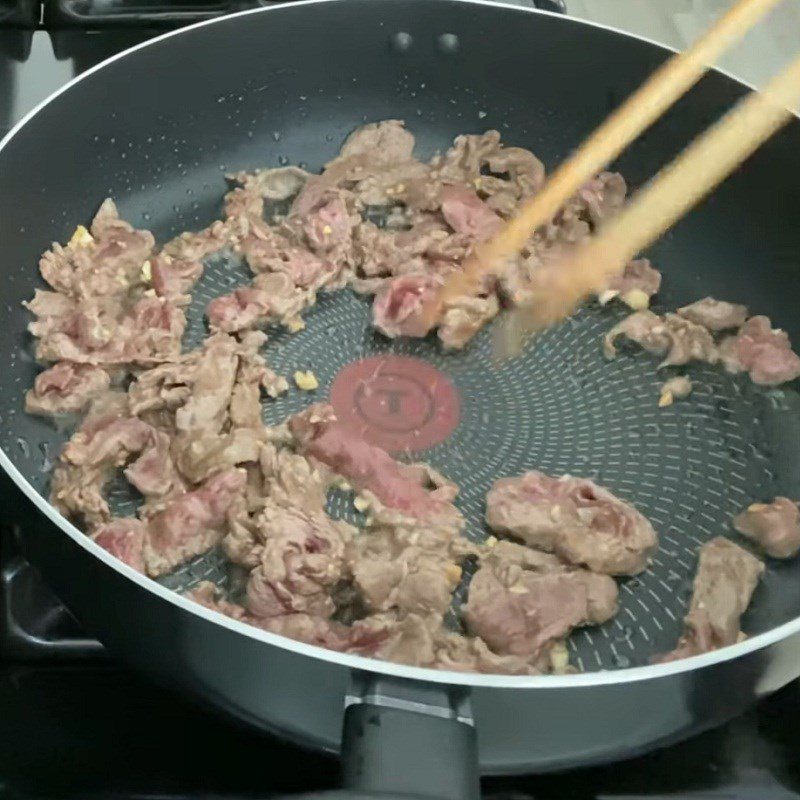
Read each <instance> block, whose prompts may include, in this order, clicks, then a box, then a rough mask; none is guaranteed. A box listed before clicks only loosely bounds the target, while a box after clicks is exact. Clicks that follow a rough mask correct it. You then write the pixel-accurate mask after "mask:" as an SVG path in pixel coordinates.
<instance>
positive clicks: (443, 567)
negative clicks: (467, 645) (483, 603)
mask: <svg viewBox="0 0 800 800" xmlns="http://www.w3.org/2000/svg"><path fill="white" fill-rule="evenodd" d="M443 544H444V546H443ZM348 562H349V565H350V571H351V572H352V574H353V581H354V584H355V586H356V587H357V588H358V590H359V592H360V594H361V597H362V599H363V601H364V603H365V604H366V606H367V607H368V608H369V609H370V610H371V611H389V610H392V609H396V610H400V611H404V612H410V613H417V614H423V615H427V614H438V615H439V616H440V617H441V616H442V615H443V614H444V613H445V611H446V610H447V608H448V606H449V605H450V600H451V596H452V594H453V590H454V589H455V588H456V586H457V585H458V583H459V581H460V579H461V568H460V567H459V566H458V564H457V563H456V560H455V559H454V557H453V555H452V554H451V552H450V548H449V547H448V543H442V542H441V540H439V539H438V538H437V537H435V536H431V535H429V532H428V530H427V529H426V528H425V527H424V526H420V527H419V529H418V530H417V532H416V536H414V535H413V534H412V535H411V536H408V535H405V536H404V535H398V530H397V529H396V528H394V527H391V526H387V527H384V528H381V529H378V530H372V531H369V532H368V533H365V534H362V535H361V536H359V537H357V538H356V539H355V540H354V541H353V542H352V544H351V545H350V548H349V550H348Z"/></svg>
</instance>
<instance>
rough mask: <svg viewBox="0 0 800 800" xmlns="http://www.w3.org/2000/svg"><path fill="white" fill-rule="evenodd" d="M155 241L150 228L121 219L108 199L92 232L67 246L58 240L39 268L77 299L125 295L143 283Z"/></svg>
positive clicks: (101, 207)
mask: <svg viewBox="0 0 800 800" xmlns="http://www.w3.org/2000/svg"><path fill="white" fill-rule="evenodd" d="M79 231H80V229H79ZM154 244H155V240H154V239H153V235H152V234H151V233H150V232H149V231H139V230H134V228H133V227H132V226H131V225H129V224H128V223H127V222H125V221H124V220H121V219H120V218H119V214H118V212H117V207H116V205H115V204H114V202H113V200H110V199H108V200H105V201H104V202H103V204H102V205H101V206H100V209H99V210H98V212H97V214H96V215H95V218H94V220H93V222H92V226H91V235H89V234H88V233H87V232H86V231H85V230H84V231H83V232H82V234H81V233H79V232H76V235H75V236H74V237H73V239H72V241H71V242H70V243H69V244H68V245H66V247H62V246H61V245H58V244H54V245H53V248H52V250H50V251H48V252H47V253H45V254H44V256H42V259H41V261H40V262H39V269H40V271H41V273H42V277H43V278H44V279H45V280H46V281H47V282H48V283H49V284H50V285H51V286H52V287H53V288H54V289H55V290H56V291H58V292H62V293H63V294H66V295H69V296H70V297H74V298H76V299H81V300H85V299H88V298H91V297H97V296H119V295H124V294H127V293H128V292H129V291H130V290H131V289H133V288H135V287H137V286H141V284H142V283H143V275H142V265H143V264H144V262H145V261H146V260H147V259H148V258H149V257H150V255H151V253H152V251H153V246H154Z"/></svg>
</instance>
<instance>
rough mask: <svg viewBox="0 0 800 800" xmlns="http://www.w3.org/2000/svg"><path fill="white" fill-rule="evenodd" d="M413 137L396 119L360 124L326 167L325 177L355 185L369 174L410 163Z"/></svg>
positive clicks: (328, 179)
mask: <svg viewBox="0 0 800 800" xmlns="http://www.w3.org/2000/svg"><path fill="white" fill-rule="evenodd" d="M413 151H414V136H413V134H411V133H410V132H409V131H407V130H406V129H405V126H404V124H403V123H402V122H400V121H399V120H385V121H383V122H374V123H370V124H368V125H363V126H361V127H360V128H357V129H356V130H355V131H353V133H351V134H350V135H349V136H348V137H347V139H346V140H345V142H344V144H343V145H342V148H341V150H340V151H339V155H338V156H337V157H336V158H335V159H334V160H333V161H331V162H329V163H328V164H326V165H325V171H324V172H323V176H324V178H326V179H327V181H329V182H334V183H341V182H345V183H358V182H360V181H363V180H365V179H366V178H368V177H369V176H370V175H374V174H376V173H378V174H379V173H381V172H383V171H384V170H386V169H389V168H392V167H396V166H397V165H400V164H405V163H408V162H411V161H413Z"/></svg>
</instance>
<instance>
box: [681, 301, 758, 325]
mask: <svg viewBox="0 0 800 800" xmlns="http://www.w3.org/2000/svg"><path fill="white" fill-rule="evenodd" d="M678 314H679V315H680V316H682V317H684V318H685V319H688V320H689V321H690V322H694V323H695V324H696V325H702V326H703V327H704V328H708V330H710V331H726V330H730V329H731V328H739V327H741V326H742V325H744V323H745V320H746V319H747V307H746V306H742V305H739V304H737V303H728V302H726V301H725V300H715V299H714V298H713V297H704V298H703V299H702V300H698V301H696V302H694V303H692V304H691V305H688V306H684V307H683V308H679V309H678Z"/></svg>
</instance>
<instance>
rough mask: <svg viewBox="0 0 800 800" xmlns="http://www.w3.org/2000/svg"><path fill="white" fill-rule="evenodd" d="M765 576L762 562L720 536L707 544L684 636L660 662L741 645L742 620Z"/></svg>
mask: <svg viewBox="0 0 800 800" xmlns="http://www.w3.org/2000/svg"><path fill="white" fill-rule="evenodd" d="M763 572H764V564H763V563H762V562H761V561H759V560H758V559H757V558H756V557H755V556H752V555H750V553H748V552H747V551H746V550H743V549H742V548H741V547H739V546H738V545H735V544H734V543H733V542H729V541H728V540H727V539H724V538H723V537H721V536H719V537H717V538H716V539H712V540H711V541H710V542H707V543H706V544H704V545H703V546H702V547H701V548H700V560H699V563H698V565H697V574H696V575H695V579H694V594H693V595H692V601H691V604H690V606H689V613H688V614H687V615H686V617H685V618H684V625H685V632H684V634H683V636H682V637H681V638H680V641H679V642H678V646H677V648H676V649H675V650H673V651H672V652H671V653H669V654H668V655H666V656H664V657H663V658H662V659H661V660H662V661H675V660H677V659H679V658H688V657H689V656H695V655H699V654H700V653H707V652H709V651H710V650H717V649H719V648H720V647H727V646H728V645H731V644H736V643H737V642H738V641H740V640H741V639H742V638H743V634H742V632H741V629H740V627H739V625H740V620H741V617H742V614H744V612H745V611H746V609H747V606H748V605H750V598H751V597H752V596H753V592H754V591H755V588H756V585H757V584H758V581H759V579H760V578H761V575H762V574H763Z"/></svg>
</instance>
